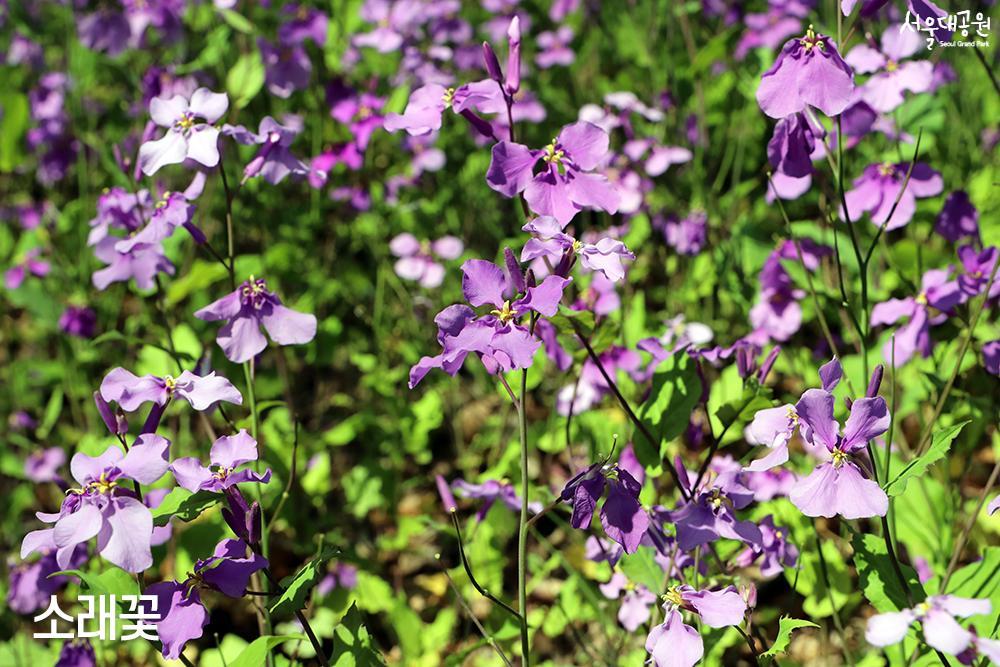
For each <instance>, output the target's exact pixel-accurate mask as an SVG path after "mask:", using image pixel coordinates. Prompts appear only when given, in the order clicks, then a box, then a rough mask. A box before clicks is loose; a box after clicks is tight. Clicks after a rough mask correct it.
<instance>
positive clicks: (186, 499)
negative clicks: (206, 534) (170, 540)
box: [151, 486, 222, 526]
mask: <svg viewBox="0 0 1000 667" xmlns="http://www.w3.org/2000/svg"><path fill="white" fill-rule="evenodd" d="M221 501H222V494H220V493H212V492H211V491H199V492H197V493H191V492H190V491H188V490H187V489H185V488H182V487H179V486H178V487H177V488H175V489H174V490H172V491H171V492H170V493H168V494H167V495H166V496H164V498H163V502H161V503H160V504H159V506H157V507H156V508H155V509H153V510H151V511H152V513H153V525H155V526H165V525H167V522H169V521H170V519H172V518H176V519H180V520H181V521H185V522H187V521H193V520H194V519H197V518H198V517H199V516H201V513H202V512H204V511H205V510H207V509H208V508H210V507H212V506H213V505H216V504H217V503H219V502H221Z"/></svg>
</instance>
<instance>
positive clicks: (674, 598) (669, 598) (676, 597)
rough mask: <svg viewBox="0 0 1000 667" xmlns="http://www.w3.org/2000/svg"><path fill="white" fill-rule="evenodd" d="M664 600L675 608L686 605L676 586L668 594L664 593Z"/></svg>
mask: <svg viewBox="0 0 1000 667" xmlns="http://www.w3.org/2000/svg"><path fill="white" fill-rule="evenodd" d="M663 599H664V601H666V602H669V603H670V604H672V605H674V606H675V607H680V606H681V605H682V604H684V598H683V597H681V592H680V590H679V589H678V588H677V587H676V586H674V587H673V588H671V589H670V590H668V591H667V592H666V593H664V594H663Z"/></svg>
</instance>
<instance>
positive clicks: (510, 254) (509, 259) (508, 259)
mask: <svg viewBox="0 0 1000 667" xmlns="http://www.w3.org/2000/svg"><path fill="white" fill-rule="evenodd" d="M503 260H504V263H506V265H507V275H508V276H509V277H510V285H511V287H513V288H514V292H515V293H517V294H524V291H525V289H526V287H525V285H524V272H523V271H522V270H521V264H520V262H518V261H517V257H515V256H514V251H513V250H511V249H510V248H504V249H503Z"/></svg>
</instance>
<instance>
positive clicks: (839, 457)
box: [833, 447, 847, 468]
mask: <svg viewBox="0 0 1000 667" xmlns="http://www.w3.org/2000/svg"><path fill="white" fill-rule="evenodd" d="M845 463H847V452H845V451H844V450H842V449H841V448H840V447H835V448H834V450H833V467H834V468H839V467H840V466H842V465H844V464H845Z"/></svg>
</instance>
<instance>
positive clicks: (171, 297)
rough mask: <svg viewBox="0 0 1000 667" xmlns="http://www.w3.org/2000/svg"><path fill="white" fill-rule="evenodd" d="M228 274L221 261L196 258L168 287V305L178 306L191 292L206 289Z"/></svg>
mask: <svg viewBox="0 0 1000 667" xmlns="http://www.w3.org/2000/svg"><path fill="white" fill-rule="evenodd" d="M227 275H229V274H228V272H227V271H226V267H224V266H222V264H220V263H219V262H209V261H206V260H203V259H196V260H195V261H194V263H193V264H192V265H191V268H190V269H189V270H187V271H186V272H185V273H184V275H183V276H181V277H179V278H177V279H176V280H174V281H172V282H171V283H170V287H168V288H167V298H166V305H168V306H176V305H177V304H178V303H180V302H181V301H183V300H184V299H186V298H187V297H188V296H189V295H190V294H191V293H193V292H198V291H201V290H205V289H207V288H208V287H209V286H211V285H212V284H213V283H215V282H216V281H219V280H222V279H223V278H225V277H226V276H227Z"/></svg>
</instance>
